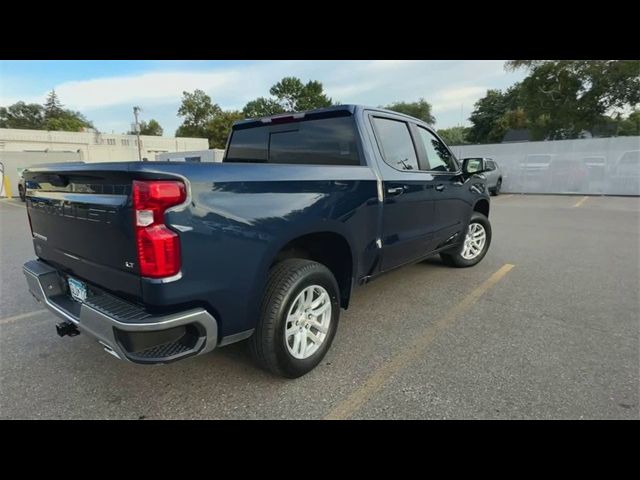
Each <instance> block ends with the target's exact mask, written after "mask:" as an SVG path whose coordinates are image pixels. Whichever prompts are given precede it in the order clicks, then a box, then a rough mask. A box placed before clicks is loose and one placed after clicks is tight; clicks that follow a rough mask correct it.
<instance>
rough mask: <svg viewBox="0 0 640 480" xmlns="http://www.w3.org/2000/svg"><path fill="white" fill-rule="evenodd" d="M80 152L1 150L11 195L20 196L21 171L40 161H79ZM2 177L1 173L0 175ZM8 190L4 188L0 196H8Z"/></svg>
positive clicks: (0, 161)
mask: <svg viewBox="0 0 640 480" xmlns="http://www.w3.org/2000/svg"><path fill="white" fill-rule="evenodd" d="M79 161H80V154H79V153H77V152H70V153H65V152H48V153H47V152H4V151H2V150H0V163H1V164H2V165H1V167H3V172H4V175H6V176H7V178H8V179H9V182H10V185H11V195H12V196H14V197H17V196H18V182H19V181H20V173H21V172H22V170H24V169H25V168H27V167H31V166H33V165H38V164H40V163H62V162H79ZM0 177H1V175H0ZM3 180H4V178H0V185H4V184H3V183H2V182H3ZM7 196H8V192H5V191H4V189H3V190H2V192H1V193H0V197H7Z"/></svg>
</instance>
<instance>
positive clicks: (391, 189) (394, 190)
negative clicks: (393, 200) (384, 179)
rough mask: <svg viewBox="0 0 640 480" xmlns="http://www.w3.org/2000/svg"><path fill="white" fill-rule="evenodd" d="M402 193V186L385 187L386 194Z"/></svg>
mask: <svg viewBox="0 0 640 480" xmlns="http://www.w3.org/2000/svg"><path fill="white" fill-rule="evenodd" d="M401 193H404V187H389V188H387V194H388V195H400V194H401Z"/></svg>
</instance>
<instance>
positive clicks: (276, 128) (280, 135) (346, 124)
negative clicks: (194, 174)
mask: <svg viewBox="0 0 640 480" xmlns="http://www.w3.org/2000/svg"><path fill="white" fill-rule="evenodd" d="M224 161H225V162H255V163H260V162H267V163H285V164H303V165H360V156H359V154H358V147H357V137H356V131H355V124H354V121H353V117H338V118H324V119H318V120H306V121H300V122H295V123H288V124H281V125H277V124H276V125H265V126H263V127H253V128H246V129H239V130H234V132H233V135H232V136H231V141H230V142H229V151H228V153H227V156H226V158H225V160H224Z"/></svg>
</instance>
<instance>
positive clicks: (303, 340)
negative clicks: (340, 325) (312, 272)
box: [284, 285, 331, 360]
mask: <svg viewBox="0 0 640 480" xmlns="http://www.w3.org/2000/svg"><path fill="white" fill-rule="evenodd" d="M329 323H331V297H329V293H328V292H327V291H326V290H325V289H324V288H323V287H321V286H320V285H312V286H310V287H307V288H305V289H304V290H302V292H300V293H299V294H298V296H297V297H296V299H295V300H294V301H293V304H292V305H291V308H290V309H289V313H288V314H287V321H286V325H285V331H284V341H285V343H286V344H287V349H288V350H289V353H290V354H291V355H292V356H293V357H294V358H298V359H300V360H302V359H305V358H309V357H310V356H311V355H313V354H314V353H315V352H316V351H317V350H318V348H320V346H321V345H322V343H323V342H324V340H325V338H326V337H327V332H328V331H329Z"/></svg>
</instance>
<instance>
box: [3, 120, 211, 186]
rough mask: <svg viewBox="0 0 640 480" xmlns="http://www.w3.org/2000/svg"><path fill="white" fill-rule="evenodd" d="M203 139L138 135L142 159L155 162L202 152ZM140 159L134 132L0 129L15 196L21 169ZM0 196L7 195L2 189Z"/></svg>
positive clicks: (5, 159) (204, 143)
mask: <svg viewBox="0 0 640 480" xmlns="http://www.w3.org/2000/svg"><path fill="white" fill-rule="evenodd" d="M208 147H209V142H208V140H207V139H206V138H186V137H176V138H172V137H156V136H150V135H140V153H141V156H142V158H143V159H146V160H149V161H154V160H157V158H156V157H157V156H158V155H160V154H163V153H170V152H192V151H203V150H206V149H207V148H208ZM138 159H139V153H138V140H137V138H136V136H135V135H117V134H108V133H98V132H91V131H87V132H57V131H47V130H22V129H14V128H0V163H2V171H3V172H4V173H3V174H4V175H6V176H7V177H8V179H9V183H10V188H11V194H12V196H17V195H18V180H19V178H20V173H21V172H22V170H23V169H25V168H27V167H29V166H32V165H36V164H41V163H54V162H56V163H57V162H78V161H80V162H128V161H137V160H138ZM0 196H8V192H6V191H4V190H3V191H2V194H1V195H0Z"/></svg>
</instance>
